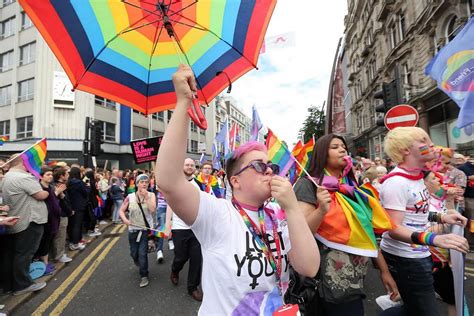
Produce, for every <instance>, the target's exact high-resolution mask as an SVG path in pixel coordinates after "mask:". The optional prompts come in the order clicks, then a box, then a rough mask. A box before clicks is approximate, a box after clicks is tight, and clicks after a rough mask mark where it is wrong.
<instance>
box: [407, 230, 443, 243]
mask: <svg viewBox="0 0 474 316" xmlns="http://www.w3.org/2000/svg"><path fill="white" fill-rule="evenodd" d="M436 236H437V234H435V233H430V232H422V233H419V232H413V233H412V234H411V241H412V242H413V243H414V244H417V245H427V246H434V244H433V241H434V239H435V237H436Z"/></svg>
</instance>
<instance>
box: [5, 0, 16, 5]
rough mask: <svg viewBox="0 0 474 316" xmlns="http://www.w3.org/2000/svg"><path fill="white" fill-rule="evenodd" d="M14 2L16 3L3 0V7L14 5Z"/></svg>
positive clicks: (12, 0)
mask: <svg viewBox="0 0 474 316" xmlns="http://www.w3.org/2000/svg"><path fill="white" fill-rule="evenodd" d="M13 2H15V0H3V6H6V5H9V4H12V3H13Z"/></svg>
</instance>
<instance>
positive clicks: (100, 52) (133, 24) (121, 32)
mask: <svg viewBox="0 0 474 316" xmlns="http://www.w3.org/2000/svg"><path fill="white" fill-rule="evenodd" d="M150 15H151V14H149V15H147V16H144V17H142V18H141V19H139V20H137V21H135V23H132V24H130V25H129V26H127V27H126V28H125V29H123V30H122V31H120V32H119V33H117V34H116V35H115V36H114V37H112V38H111V39H110V40H108V41H107V43H105V45H104V47H102V48H101V49H100V51H99V52H98V53H97V55H95V56H94V57H93V58H92V60H91V61H90V62H89V64H88V65H87V67H86V68H85V69H84V72H83V73H82V75H81V77H80V78H79V80H77V82H76V84H75V85H74V87H73V90H74V89H76V88H77V86H78V85H79V82H80V81H81V80H82V78H84V76H85V75H86V73H87V72H88V71H89V69H90V68H91V67H92V64H93V63H94V62H95V61H96V60H97V58H98V57H99V55H100V54H102V52H103V51H104V49H106V48H107V46H109V44H110V43H111V42H112V41H113V40H115V39H116V38H117V37H119V36H120V35H121V34H123V33H124V32H125V31H126V30H128V29H129V28H131V27H134V26H135V25H136V24H137V23H140V22H141V21H143V20H144V19H146V18H148V17H149V16H150Z"/></svg>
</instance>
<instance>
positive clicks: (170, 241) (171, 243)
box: [168, 240, 174, 250]
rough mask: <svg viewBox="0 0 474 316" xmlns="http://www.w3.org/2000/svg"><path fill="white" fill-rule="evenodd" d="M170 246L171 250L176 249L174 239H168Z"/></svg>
mask: <svg viewBox="0 0 474 316" xmlns="http://www.w3.org/2000/svg"><path fill="white" fill-rule="evenodd" d="M168 247H169V248H170V250H174V242H173V240H169V241H168Z"/></svg>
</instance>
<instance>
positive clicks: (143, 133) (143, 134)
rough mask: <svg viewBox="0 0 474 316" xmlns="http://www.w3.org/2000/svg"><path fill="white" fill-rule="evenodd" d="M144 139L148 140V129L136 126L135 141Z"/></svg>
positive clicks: (134, 131) (134, 129) (134, 130)
mask: <svg viewBox="0 0 474 316" xmlns="http://www.w3.org/2000/svg"><path fill="white" fill-rule="evenodd" d="M142 138H148V128H143V127H139V126H134V127H133V139H142Z"/></svg>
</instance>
